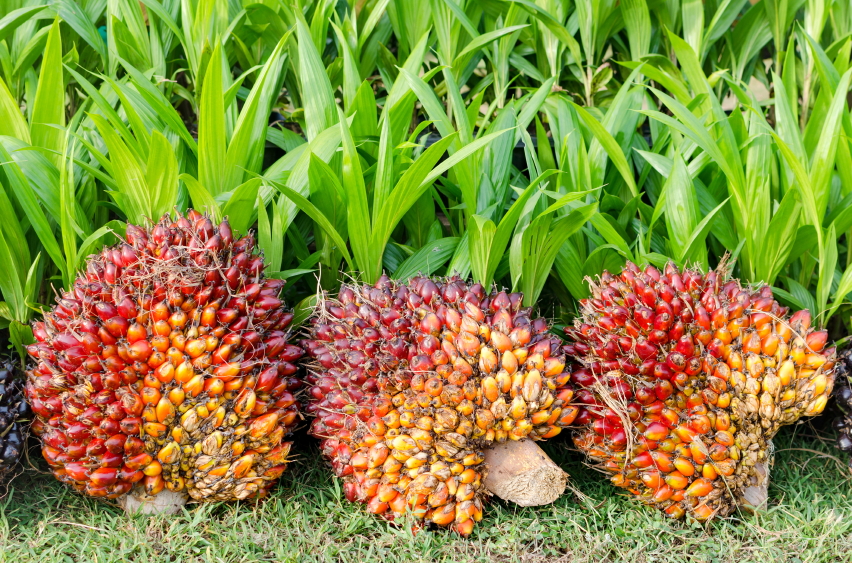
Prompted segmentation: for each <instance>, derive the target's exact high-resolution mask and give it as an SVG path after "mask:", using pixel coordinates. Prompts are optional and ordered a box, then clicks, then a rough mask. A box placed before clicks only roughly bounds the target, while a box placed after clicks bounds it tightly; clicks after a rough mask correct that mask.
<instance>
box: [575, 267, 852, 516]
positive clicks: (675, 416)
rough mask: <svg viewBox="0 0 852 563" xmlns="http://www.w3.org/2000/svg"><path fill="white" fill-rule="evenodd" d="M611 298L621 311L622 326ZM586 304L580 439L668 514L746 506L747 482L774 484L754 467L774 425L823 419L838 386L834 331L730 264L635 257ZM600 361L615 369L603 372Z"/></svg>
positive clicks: (579, 335) (579, 345)
mask: <svg viewBox="0 0 852 563" xmlns="http://www.w3.org/2000/svg"><path fill="white" fill-rule="evenodd" d="M604 302H611V303H614V304H618V306H619V307H621V308H622V309H623V310H621V309H620V310H619V315H620V317H619V321H618V322H617V323H613V322H611V320H612V314H611V312H610V310H608V309H607V308H606V307H605V306H602V303H604ZM581 306H582V314H581V316H580V317H579V318H578V319H577V320H576V321H575V325H574V327H572V328H568V329H566V334H567V335H568V337H569V343H568V344H567V345H566V346H565V347H564V350H565V352H566V353H567V354H568V356H569V358H568V359H569V360H571V361H574V362H576V364H575V365H574V366H572V369H573V373H572V380H573V382H574V383H575V384H576V385H577V386H579V387H580V389H577V390H576V395H577V397H578V399H579V398H581V397H582V399H583V400H577V401H576V403H577V404H578V405H579V408H580V409H581V412H580V413H579V414H578V416H577V418H576V420H575V421H574V426H575V427H578V428H577V430H575V432H574V442H575V444H576V445H577V447H578V448H579V449H580V450H582V451H584V452H585V453H586V454H587V455H588V456H589V457H590V458H591V459H592V460H593V461H595V462H596V463H598V464H599V466H600V467H601V468H603V469H604V470H606V471H608V472H610V473H611V474H612V475H611V481H612V482H613V483H614V484H616V485H617V486H620V487H624V488H626V489H628V490H630V491H631V492H633V493H635V494H636V495H637V496H638V497H639V498H640V499H641V500H642V501H643V502H645V503H647V504H650V505H655V506H657V507H659V508H661V509H664V510H665V512H666V513H667V514H669V515H670V516H674V517H680V516H683V515H691V516H692V517H695V518H698V519H706V518H709V517H712V516H714V515H717V514H718V515H722V516H724V515H727V514H730V513H731V512H733V511H734V510H736V508H737V506H738V505H740V504H742V503H744V502H745V499H744V494H743V493H744V491H745V489H746V488H747V487H749V486H751V485H753V484H754V483H757V484H761V483H765V478H764V475H765V473H764V472H762V471H760V470H759V467H758V466H760V465H763V464H766V463H767V462H768V461H769V460H768V456H769V451H770V448H771V444H770V440H771V439H772V437H773V436H774V435H775V433H776V432H777V431H778V428H779V427H780V426H782V425H784V424H791V423H793V422H795V421H796V420H798V419H799V418H800V417H802V416H812V415H815V414H819V413H820V412H821V411H822V410H823V408H824V407H825V404H826V401H827V399H828V396H829V394H830V393H831V388H832V386H833V383H834V379H835V373H834V372H835V368H834V365H835V362H836V354H835V350H834V349H833V348H826V346H827V333H826V332H825V331H818V330H815V329H814V328H813V327H811V315H810V313H808V312H807V311H800V312H798V313H795V314H794V315H792V316H791V317H788V316H787V315H786V310H785V309H783V308H781V307H780V306H779V305H778V304H777V303H776V302H775V301H774V300H773V299H772V292H771V290H770V289H769V288H768V287H766V286H763V287H758V288H754V289H752V288H747V287H742V286H741V285H740V283H739V282H738V281H736V280H729V279H728V278H727V272H726V271H725V270H724V266H722V267H720V269H718V270H717V271H712V272H709V273H707V274H701V273H700V272H697V271H694V270H683V271H680V270H679V269H678V268H677V267H675V266H674V265H673V264H669V265H668V266H667V267H666V268H665V269H664V271H663V272H662V273H659V272H657V273H653V272H651V273H649V272H648V271H644V272H643V271H639V269H638V268H636V267H635V266H634V265H632V264H630V263H628V265H627V267H626V268H625V270H624V271H623V272H622V273H621V274H619V275H618V276H612V275H611V274H609V273H604V274H603V275H602V276H601V279H600V282H599V285H598V284H592V296H591V297H590V298H589V299H586V300H583V301H581ZM669 316H671V317H672V318H674V317H677V318H679V321H678V322H679V323H680V326H678V327H677V330H674V325H671V326H670V320H671V319H670V318H669ZM663 331H668V332H663ZM613 342H617V343H618V346H617V347H615V348H613V347H612V346H608V343H613ZM601 358H605V359H606V360H607V361H613V362H615V363H616V365H617V366H618V368H617V369H611V370H610V369H601V368H603V366H604V365H605V364H606V362H601ZM636 367H638V369H634V368H636ZM593 374H596V375H593ZM604 374H605V375H604ZM602 377H604V379H605V381H606V382H607V385H606V386H605V387H602V386H601V385H600V383H601V382H602V379H601V378H602ZM614 381H618V382H619V383H618V384H616V383H613V382H614ZM622 386H624V387H623V389H624V391H622V392H620V393H617V394H613V393H610V392H607V391H606V390H607V389H614V388H619V389H622ZM847 394H848V396H849V399H850V401H849V402H850V404H852V391H848V392H847ZM631 396H633V397H635V400H631ZM601 404H604V405H606V407H607V408H606V409H602V408H599V407H598V405H601ZM608 413H622V414H623V415H624V416H623V417H617V418H618V419H619V420H621V419H623V420H624V421H626V422H627V423H628V424H627V425H626V426H623V427H622V429H623V431H624V432H625V438H624V439H623V440H619V442H618V443H615V442H613V441H611V440H607V439H606V437H607V435H608V434H607V431H608V430H609V427H608V425H610V424H612V421H613V417H612V416H608ZM849 427H850V428H852V423H850V425H849ZM847 437H848V435H847ZM847 442H848V444H844V445H846V446H848V449H849V450H852V439H850V440H847ZM626 448H632V449H631V450H628V451H625V449H626ZM665 487H669V488H671V489H672V490H673V491H674V493H672V494H671V495H668V494H667V491H665V490H664V488H665ZM660 491H663V492H660ZM696 499H699V502H695V500H696Z"/></svg>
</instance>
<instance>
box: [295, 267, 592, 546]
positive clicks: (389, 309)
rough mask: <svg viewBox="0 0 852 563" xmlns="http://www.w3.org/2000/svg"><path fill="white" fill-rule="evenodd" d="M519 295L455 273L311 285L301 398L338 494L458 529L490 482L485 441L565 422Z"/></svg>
mask: <svg viewBox="0 0 852 563" xmlns="http://www.w3.org/2000/svg"><path fill="white" fill-rule="evenodd" d="M521 302H522V295H521V294H518V293H513V294H510V295H507V294H506V293H505V292H499V293H497V292H494V293H492V294H491V295H486V293H485V291H484V289H483V287H482V286H481V285H479V284H476V285H471V286H468V285H467V284H465V283H464V282H463V281H461V280H460V279H458V278H449V279H429V278H424V277H416V278H413V279H411V280H410V281H409V282H408V283H398V282H394V281H391V280H389V279H388V278H387V277H386V276H383V277H382V278H380V279H379V281H378V282H377V283H376V284H375V285H374V286H369V285H344V286H343V288H342V289H341V291H340V293H339V296H338V299H329V298H323V299H321V301H320V303H319V306H318V308H317V315H316V318H315V319H314V322H313V324H312V327H311V333H310V336H311V340H308V341H306V342H305V343H304V345H305V348H306V349H307V351H308V353H309V354H310V355H311V356H312V357H313V358H314V362H313V364H312V365H311V366H309V369H308V372H309V374H308V376H307V379H308V383H309V384H310V385H311V387H310V390H309V399H308V400H309V405H308V407H307V408H306V410H307V411H308V412H309V413H311V414H314V415H315V418H314V420H313V422H312V424H311V427H310V432H311V433H312V434H313V435H314V436H316V437H318V438H320V439H321V440H322V444H321V448H322V452H323V454H324V455H325V456H326V458H328V459H329V460H330V461H331V465H332V467H333V469H334V471H335V473H336V474H337V475H338V476H339V477H342V479H343V481H344V491H345V494H346V498H347V499H349V500H350V501H360V502H364V503H366V504H367V508H368V510H369V511H370V512H372V513H375V514H381V515H382V516H384V517H385V518H388V519H393V518H394V517H397V516H400V515H403V514H406V513H409V514H412V515H413V516H414V517H415V518H416V519H419V520H422V521H424V522H426V523H434V524H437V525H439V526H449V527H451V528H453V529H454V530H456V531H457V532H459V533H461V534H464V535H467V534H469V533H470V532H471V531H472V529H473V526H474V522H476V521H479V520H480V519H481V518H482V509H483V499H484V497H485V495H486V494H487V493H486V490H485V489H484V487H483V479H484V476H485V471H486V468H485V466H484V463H483V460H484V454H483V451H484V449H485V448H487V447H488V446H489V445H492V444H494V443H503V442H506V441H507V440H519V439H522V438H525V437H529V438H531V439H533V440H541V439H545V438H551V437H553V436H555V435H556V434H558V433H559V431H560V429H561V428H562V427H564V426H568V425H570V424H571V422H573V420H574V417H575V416H576V415H577V412H578V410H579V409H578V408H577V407H572V406H570V405H569V403H570V401H571V398H572V392H571V390H570V389H568V388H566V387H565V385H566V383H567V380H568V378H569V377H570V374H569V373H567V372H565V370H564V368H565V358H564V356H562V354H561V351H560V350H561V341H560V339H559V338H557V337H555V336H553V335H551V334H549V333H548V328H549V327H548V324H547V322H545V321H544V320H543V319H538V318H537V319H534V318H530V313H531V311H530V309H527V308H522V307H521Z"/></svg>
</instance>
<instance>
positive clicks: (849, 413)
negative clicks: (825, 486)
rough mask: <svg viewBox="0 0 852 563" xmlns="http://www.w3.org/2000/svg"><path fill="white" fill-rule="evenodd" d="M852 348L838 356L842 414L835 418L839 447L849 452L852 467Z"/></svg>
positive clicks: (838, 388) (838, 383)
mask: <svg viewBox="0 0 852 563" xmlns="http://www.w3.org/2000/svg"><path fill="white" fill-rule="evenodd" d="M850 377H852V348H846V349H845V350H843V352H842V353H841V354H840V355H839V356H838V362H837V389H836V391H835V395H836V396H837V406H838V407H839V408H840V411H841V415H840V416H838V417H837V418H835V419H834V429H835V430H837V447H838V448H839V449H840V451H842V452H847V453H848V454H849V467H850V468H852V386H850V385H852V381H850Z"/></svg>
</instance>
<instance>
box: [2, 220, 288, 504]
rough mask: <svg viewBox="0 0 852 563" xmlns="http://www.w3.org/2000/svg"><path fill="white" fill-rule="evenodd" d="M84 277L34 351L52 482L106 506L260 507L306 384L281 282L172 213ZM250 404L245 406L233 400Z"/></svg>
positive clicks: (35, 396)
mask: <svg viewBox="0 0 852 563" xmlns="http://www.w3.org/2000/svg"><path fill="white" fill-rule="evenodd" d="M199 240H200V241H201V242H202V243H204V242H205V241H206V244H203V245H202V244H196V243H195V242H193V241H199ZM211 264H217V265H218V266H217V268H218V269H213V268H212V267H211V266H210V265H211ZM87 266H88V267H87V270H86V271H87V274H85V275H81V276H80V277H79V278H78V279H77V280H76V281H75V283H74V287H73V288H72V289H71V290H70V291H68V292H66V293H64V294H62V295H61V296H60V298H59V302H58V305H57V306H56V307H55V308H54V309H53V310H52V311H51V312H49V313H47V314H45V316H44V318H45V322H44V323H37V324H36V326H35V330H34V334H35V335H36V339H37V341H38V343H37V344H35V345H33V346H31V347H30V348H29V349H28V352H29V354H30V356H32V357H33V358H34V359H36V360H38V361H39V362H41V363H42V365H43V366H44V368H45V369H46V370H47V373H49V374H51V375H50V376H47V375H43V373H42V370H41V369H40V368H38V366H36V367H34V368H33V369H32V370H30V372H28V383H27V388H26V392H27V396H28V397H29V399H30V401H32V402H33V403H34V404H36V405H37V406H38V409H37V411H36V423H35V425H34V427H33V428H34V430H35V432H36V433H37V434H40V435H41V437H42V439H43V442H44V445H43V448H42V450H43V453H44V455H45V457H46V458H47V459H48V461H49V463H50V465H51V469H52V470H53V472H54V474H55V475H56V476H57V478H59V479H60V480H62V481H64V482H66V483H68V484H70V485H71V486H73V487H74V488H75V489H77V490H78V491H81V492H84V493H87V494H91V495H95V496H105V497H108V498H115V497H117V496H120V495H122V494H125V493H127V492H128V491H130V490H131V489H132V488H133V487H134V486H136V487H139V488H141V489H142V490H144V491H146V492H147V493H148V494H157V493H159V492H161V491H163V490H164V489H165V488H168V489H169V490H171V491H174V492H179V493H183V494H185V495H187V496H189V497H191V498H192V499H193V500H196V501H222V500H235V499H245V498H260V497H263V496H265V495H266V494H267V492H268V490H269V488H270V487H271V486H272V485H273V484H274V482H275V480H276V479H277V477H278V476H279V475H280V474H281V471H282V469H283V467H284V464H285V463H286V453H287V452H288V451H289V444H290V443H289V442H282V439H283V438H284V436H285V435H287V434H288V433H290V432H291V431H292V430H293V428H294V426H295V424H296V418H297V416H296V415H297V408H298V407H297V404H296V402H295V400H294V399H293V392H294V391H295V390H296V389H297V388H298V387H299V386H300V383H299V382H298V381H297V380H296V379H294V378H292V377H287V376H286V375H292V374H293V371H295V370H294V368H293V365H292V364H291V363H290V362H293V361H295V360H296V359H298V357H299V356H301V354H302V350H301V348H299V347H297V346H293V345H288V344H287V341H288V340H289V338H290V333H289V332H288V330H287V325H288V324H289V323H290V320H291V319H292V317H291V316H289V313H285V312H284V311H283V309H282V308H281V302H280V300H278V298H277V294H278V293H279V291H280V289H281V287H282V284H281V282H280V281H278V280H268V279H265V278H264V277H263V274H262V261H260V258H259V256H257V255H256V254H255V250H254V241H253V239H252V238H251V236H247V237H243V238H242V239H238V240H236V241H235V240H234V238H233V235H232V233H231V229H230V227H229V226H228V223H227V222H223V223H222V224H220V225H219V226H218V227H217V226H214V225H213V224H212V222H211V221H210V219H209V218H208V217H206V216H203V215H200V214H198V213H195V212H190V213H189V214H187V216H186V217H181V216H178V217H177V220H172V219H171V218H170V217H169V216H168V215H166V216H164V217H163V218H162V219H160V221H159V222H158V223H157V224H155V225H153V226H152V227H151V228H150V229H147V230H145V229H142V228H139V227H135V226H128V229H127V243H121V244H120V245H119V246H117V247H115V248H106V249H104V250H103V251H102V252H101V253H100V254H98V255H94V256H92V257H90V258H89V262H88V265H87ZM219 269H221V270H222V271H226V272H228V276H226V278H227V280H223V279H222V277H221V276H219V274H218V271H219ZM226 284H227V286H226ZM77 296H79V297H80V299H82V300H83V301H86V300H88V302H91V303H92V304H93V305H92V306H91V307H79V306H76V305H75V301H74V299H76V297H77ZM249 296H250V297H251V299H249ZM225 311H228V312H227V313H226V312H225ZM249 318H251V319H252V323H251V324H252V327H251V329H250V330H249V328H248V325H249V323H248V319H249ZM57 320H61V321H62V323H61V324H60V323H58V322H57ZM60 327H61V328H60ZM263 342H267V343H268V342H274V343H275V344H274V346H270V345H268V344H267V347H265V348H264V347H263V346H260V344H261V343H263ZM81 352H82V354H84V355H86V356H87V357H88V358H92V359H94V360H95V361H91V362H90V361H88V360H87V361H85V362H82V361H80V359H81V357H82V356H81ZM249 354H251V361H249V360H248V359H245V358H247V357H248V356H249ZM214 360H215V361H214ZM227 360H230V361H231V362H232V363H227ZM241 362H244V363H241ZM262 372H263V373H267V372H270V373H271V374H272V375H274V377H270V376H267V377H265V378H261V377H260V375H261V373H262ZM0 374H2V370H0ZM282 374H286V375H282ZM44 377H47V378H48V380H49V384H45V383H48V381H45V380H43V379H42V378H44ZM259 382H262V387H258V384H259ZM248 394H251V395H252V397H253V400H252V405H251V407H250V408H245V407H246V405H245V404H243V403H240V402H239V401H235V400H234V399H235V397H238V396H244V395H248ZM261 406H262V408H261ZM0 417H2V415H0ZM1 422H2V420H0V423H1ZM2 435H3V433H2V424H0V436H2ZM0 453H2V450H0ZM237 462H239V463H237ZM235 464H236V465H235ZM0 468H2V464H0ZM231 468H233V469H231ZM228 471H231V473H232V474H231V475H228Z"/></svg>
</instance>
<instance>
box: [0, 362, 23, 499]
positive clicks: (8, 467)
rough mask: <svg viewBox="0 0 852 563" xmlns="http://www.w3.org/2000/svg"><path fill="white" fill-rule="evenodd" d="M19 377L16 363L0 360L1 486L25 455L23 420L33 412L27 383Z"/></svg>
mask: <svg viewBox="0 0 852 563" xmlns="http://www.w3.org/2000/svg"><path fill="white" fill-rule="evenodd" d="M19 374H20V372H19V370H18V363H17V362H15V361H14V360H12V359H3V360H0V485H2V484H3V483H5V481H6V479H7V478H9V477H10V476H11V474H12V473H13V472H14V471H15V467H16V465H17V463H18V460H19V459H20V457H21V454H22V453H23V451H24V439H25V432H24V425H23V424H22V422H23V421H22V419H23V418H26V417H27V416H28V415H29V414H30V410H29V406H28V405H27V402H26V401H25V400H24V379H23V377H19Z"/></svg>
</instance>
